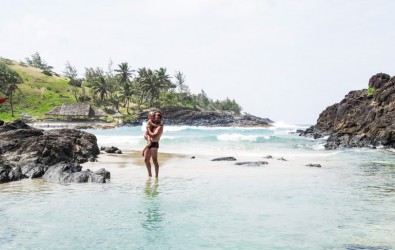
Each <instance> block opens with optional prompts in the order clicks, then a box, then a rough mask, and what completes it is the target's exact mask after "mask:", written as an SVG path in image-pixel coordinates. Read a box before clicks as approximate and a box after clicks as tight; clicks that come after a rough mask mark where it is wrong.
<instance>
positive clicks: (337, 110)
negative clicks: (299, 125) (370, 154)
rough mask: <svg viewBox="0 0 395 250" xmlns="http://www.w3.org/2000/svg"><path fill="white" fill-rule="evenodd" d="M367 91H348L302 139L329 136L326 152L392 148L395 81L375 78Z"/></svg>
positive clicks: (382, 75) (380, 77)
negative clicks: (342, 148) (355, 148)
mask: <svg viewBox="0 0 395 250" xmlns="http://www.w3.org/2000/svg"><path fill="white" fill-rule="evenodd" d="M369 87H370V88H371V89H370V91H368V90H367V89H363V90H358V91H351V92H350V93H348V94H347V95H346V96H345V98H344V99H343V100H342V101H341V102H340V103H336V104H334V105H332V106H329V107H327V108H326V109H325V110H324V111H323V112H322V113H321V114H320V116H319V118H318V120H317V124H316V125H315V126H313V127H311V128H309V129H307V130H306V131H305V132H303V133H301V135H304V136H310V137H314V138H320V137H323V136H329V137H328V139H327V143H326V145H325V148H326V149H336V148H339V147H346V148H349V147H377V146H384V147H386V148H395V77H392V78H391V77H390V76H389V75H387V74H383V73H379V74H376V75H374V76H372V77H371V78H370V80H369Z"/></svg>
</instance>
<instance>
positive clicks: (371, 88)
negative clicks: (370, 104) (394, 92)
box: [368, 87, 376, 96]
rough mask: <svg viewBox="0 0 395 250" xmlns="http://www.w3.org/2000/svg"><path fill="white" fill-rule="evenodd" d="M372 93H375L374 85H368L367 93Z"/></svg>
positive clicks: (370, 94)
mask: <svg viewBox="0 0 395 250" xmlns="http://www.w3.org/2000/svg"><path fill="white" fill-rule="evenodd" d="M374 94H376V89H375V88H374V87H369V88H368V95H369V96H372V95H374Z"/></svg>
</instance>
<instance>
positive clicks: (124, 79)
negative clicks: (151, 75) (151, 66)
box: [115, 62, 134, 84]
mask: <svg viewBox="0 0 395 250" xmlns="http://www.w3.org/2000/svg"><path fill="white" fill-rule="evenodd" d="M118 67H119V68H118V69H115V72H118V73H117V74H116V76H117V77H118V78H119V82H120V83H121V84H125V83H128V82H130V78H131V77H132V75H133V71H134V70H131V69H130V67H129V65H128V63H127V62H124V63H121V64H118Z"/></svg>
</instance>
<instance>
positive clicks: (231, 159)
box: [211, 157, 237, 161]
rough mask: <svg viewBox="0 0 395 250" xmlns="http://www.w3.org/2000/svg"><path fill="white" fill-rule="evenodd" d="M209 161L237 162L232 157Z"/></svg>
mask: <svg viewBox="0 0 395 250" xmlns="http://www.w3.org/2000/svg"><path fill="white" fill-rule="evenodd" d="M211 161H237V160H236V158H234V157H221V158H215V159H212V160H211Z"/></svg>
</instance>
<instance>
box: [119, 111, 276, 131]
mask: <svg viewBox="0 0 395 250" xmlns="http://www.w3.org/2000/svg"><path fill="white" fill-rule="evenodd" d="M159 110H160V111H161V112H162V115H163V122H164V124H166V125H186V126H211V127H269V126H271V123H273V121H272V120H270V119H268V118H260V117H257V116H253V115H250V114H240V115H237V114H233V113H230V112H217V111H202V110H199V109H195V108H185V107H165V108H161V109H159ZM147 116H148V111H146V112H142V113H140V114H139V116H138V117H137V118H136V119H134V120H129V121H124V123H123V125H125V126H139V125H141V124H142V122H145V121H147Z"/></svg>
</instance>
